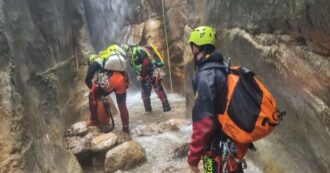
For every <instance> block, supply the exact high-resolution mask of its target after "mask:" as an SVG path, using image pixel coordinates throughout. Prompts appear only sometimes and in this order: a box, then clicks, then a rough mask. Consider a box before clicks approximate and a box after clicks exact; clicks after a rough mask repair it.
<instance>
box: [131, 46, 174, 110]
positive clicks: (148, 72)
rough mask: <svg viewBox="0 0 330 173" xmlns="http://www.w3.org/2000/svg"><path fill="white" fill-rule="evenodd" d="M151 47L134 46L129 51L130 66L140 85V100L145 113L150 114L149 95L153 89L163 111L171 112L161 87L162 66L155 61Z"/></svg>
mask: <svg viewBox="0 0 330 173" xmlns="http://www.w3.org/2000/svg"><path fill="white" fill-rule="evenodd" d="M154 51H155V50H154V49H153V48H152V46H136V47H133V48H132V51H131V65H132V66H133V67H134V69H135V71H136V72H137V74H138V75H137V77H136V79H137V80H138V81H141V83H142V100H143V104H144V108H145V111H146V112H151V111H152V107H151V102H150V95H151V90H152V88H154V90H155V92H156V94H157V96H158V98H159V99H160V101H161V102H162V105H163V111H164V112H168V111H170V110H171V107H170V104H169V102H168V99H167V96H166V93H165V91H164V88H163V85H162V78H163V76H164V72H163V71H162V69H161V67H162V66H163V65H164V64H163V63H162V62H161V61H157V57H156V56H157V54H159V53H158V52H157V53H155V52H154Z"/></svg>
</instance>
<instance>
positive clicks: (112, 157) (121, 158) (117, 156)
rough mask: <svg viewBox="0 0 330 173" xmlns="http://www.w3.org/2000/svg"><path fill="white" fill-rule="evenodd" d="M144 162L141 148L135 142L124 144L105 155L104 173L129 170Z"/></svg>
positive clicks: (144, 158) (144, 157)
mask: <svg viewBox="0 0 330 173" xmlns="http://www.w3.org/2000/svg"><path fill="white" fill-rule="evenodd" d="M145 160H146V156H145V152H144V149H143V148H142V146H141V145H140V144H139V143H138V142H135V141H129V142H125V143H123V144H121V145H119V146H117V147H115V148H114V149H112V150H110V151H108V152H107V154H106V161H105V170H106V172H115V171H116V170H119V169H123V170H127V169H131V168H133V167H135V166H137V165H139V164H140V163H142V162H144V161H145Z"/></svg>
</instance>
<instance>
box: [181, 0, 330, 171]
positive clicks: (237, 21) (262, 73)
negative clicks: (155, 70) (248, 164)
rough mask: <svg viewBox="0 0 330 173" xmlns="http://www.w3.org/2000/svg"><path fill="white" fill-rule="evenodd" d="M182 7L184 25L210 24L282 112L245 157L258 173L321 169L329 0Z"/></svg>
mask: <svg viewBox="0 0 330 173" xmlns="http://www.w3.org/2000/svg"><path fill="white" fill-rule="evenodd" d="M188 6H189V12H190V13H189V20H188V25H189V26H190V27H186V30H187V32H188V31H189V29H191V28H193V27H196V26H199V25H211V26H213V27H215V28H216V29H217V32H218V48H219V50H220V51H221V52H222V53H223V54H224V56H225V57H227V58H228V57H231V60H232V64H236V65H241V66H245V67H247V68H249V69H251V70H253V71H254V72H256V74H257V77H258V78H259V79H260V80H261V81H262V82H264V83H265V85H266V86H267V87H268V88H269V90H270V91H271V92H272V93H273V95H274V96H275V98H276V99H277V102H278V106H279V108H280V109H282V110H286V111H287V112H288V114H287V116H286V117H285V118H284V121H283V123H282V124H281V125H280V126H279V127H278V128H277V129H276V130H275V132H274V133H273V134H271V135H270V136H269V137H267V138H266V139H265V140H261V141H260V142H257V143H256V144H257V147H258V148H259V150H258V152H257V153H250V154H249V155H248V159H252V160H254V161H255V162H256V163H257V165H258V167H260V168H262V170H263V171H264V172H327V171H328V170H329V169H330V165H329V163H330V157H329V154H330V153H329V151H330V145H329V142H328V141H329V140H330V131H329V128H330V124H329V119H330V109H329V104H330V95H329V94H330V92H329V91H330V90H329V89H330V83H329V79H330V62H329V56H330V54H329V50H330V45H329V43H330V42H329V41H330V33H329V31H330V30H329V29H330V23H329V21H330V15H329V14H328V11H329V9H330V2H329V1H326V0H321V1H283V0H268V1H261V0H253V1H240V0H236V1H227V0H220V1H218V0H207V1H203V2H201V1H197V0H192V1H188ZM188 51H189V49H188ZM188 53H189V52H188ZM187 66H189V64H188V65H187ZM190 66H191V65H190ZM188 83H189V82H188ZM188 98H192V97H191V94H188Z"/></svg>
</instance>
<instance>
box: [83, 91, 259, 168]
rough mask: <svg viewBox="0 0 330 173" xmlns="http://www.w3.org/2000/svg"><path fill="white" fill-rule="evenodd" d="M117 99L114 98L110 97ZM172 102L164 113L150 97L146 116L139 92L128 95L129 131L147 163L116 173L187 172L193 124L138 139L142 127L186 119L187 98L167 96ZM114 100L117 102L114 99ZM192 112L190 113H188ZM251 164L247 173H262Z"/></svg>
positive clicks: (118, 124) (117, 118)
mask: <svg viewBox="0 0 330 173" xmlns="http://www.w3.org/2000/svg"><path fill="white" fill-rule="evenodd" d="M111 97H112V98H113V99H115V98H114V97H113V96H111ZM168 99H169V102H170V104H171V106H172V111H170V112H166V113H164V112H163V111H162V104H161V102H160V100H159V99H158V98H157V96H156V95H155V94H152V95H151V102H152V106H153V111H152V112H148V113H146V112H145V111H144V107H143V102H142V99H141V93H140V92H131V93H128V99H127V106H128V109H129V116H130V128H131V131H132V132H133V133H132V138H133V140H135V141H138V142H139V143H140V144H141V145H142V146H143V148H144V149H145V152H146V157H147V161H146V162H145V163H143V164H142V165H140V166H138V167H136V168H134V169H132V170H128V171H121V170H120V171H117V173H160V172H162V173H172V172H176V173H188V172H190V171H189V167H188V165H187V162H186V160H187V157H186V154H187V153H186V152H187V150H186V146H187V144H188V142H189V141H190V135H191V123H190V124H187V125H186V126H181V128H180V130H179V131H171V132H165V133H161V134H154V135H150V136H139V135H138V134H137V133H134V131H135V132H136V131H137V130H138V129H139V128H141V127H143V126H145V125H149V124H152V123H159V122H165V121H166V120H169V119H176V118H180V119H187V120H189V121H190V117H188V118H187V117H185V114H186V113H185V112H186V106H185V98H184V97H183V96H180V95H178V94H168ZM114 101H115V100H114ZM187 111H190V110H187ZM114 118H115V123H116V129H115V131H118V130H120V129H121V121H120V116H119V115H115V117H114ZM178 149H179V151H178ZM247 163H248V169H247V170H246V172H247V173H261V171H260V170H259V169H258V168H257V167H255V166H254V165H253V163H252V162H249V161H248V162H247ZM85 172H91V173H101V172H103V167H94V168H92V167H89V168H86V169H85Z"/></svg>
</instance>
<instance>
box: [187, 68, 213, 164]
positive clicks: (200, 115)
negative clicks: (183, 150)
mask: <svg viewBox="0 0 330 173" xmlns="http://www.w3.org/2000/svg"><path fill="white" fill-rule="evenodd" d="M197 80H198V81H197V90H196V94H197V99H196V101H195V105H194V108H193V115H192V116H193V125H192V126H193V129H192V136H191V142H190V145H189V153H188V163H189V165H190V166H191V167H197V166H198V163H199V161H200V159H201V157H202V155H203V154H204V148H205V147H206V146H207V145H208V144H209V142H210V138H211V137H212V134H213V132H214V128H215V124H214V119H213V118H214V117H215V116H216V115H215V110H214V105H215V104H214V102H215V98H216V86H215V83H214V82H215V75H214V71H202V72H201V73H200V74H199V76H198V79H197Z"/></svg>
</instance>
